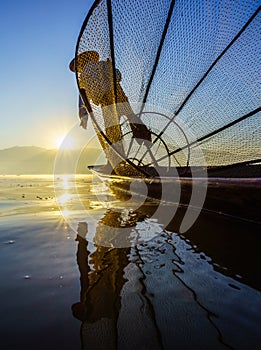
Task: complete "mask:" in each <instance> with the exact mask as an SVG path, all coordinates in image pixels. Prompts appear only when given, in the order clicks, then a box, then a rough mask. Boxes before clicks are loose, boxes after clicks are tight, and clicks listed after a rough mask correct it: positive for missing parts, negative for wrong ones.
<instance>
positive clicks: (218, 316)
mask: <svg viewBox="0 0 261 350" xmlns="http://www.w3.org/2000/svg"><path fill="white" fill-rule="evenodd" d="M119 195H120V194H119ZM166 210H170V211H171V212H172V211H173V207H172V206H170V207H166ZM154 212H155V203H151V202H147V203H144V204H143V206H142V207H140V208H138V209H137V210H135V211H132V213H131V216H129V220H126V218H125V220H123V218H122V215H121V211H119V210H118V211H114V210H113V209H109V210H107V211H106V213H105V214H104V216H103V217H102V219H101V220H100V222H99V223H98V225H97V229H96V234H95V239H94V242H95V244H94V245H93V244H90V243H88V241H86V240H85V235H86V233H87V227H88V225H87V223H85V222H82V223H80V224H79V227H78V235H77V241H78V250H77V263H78V266H79V270H80V281H81V294H80V301H79V302H77V303H75V304H73V306H72V312H73V315H74V316H75V317H76V318H77V319H79V320H80V321H81V322H82V325H81V340H82V346H83V349H88V348H93V349H96V348H97V349H99V350H100V349H116V348H118V349H130V350H131V349H133V348H135V349H140V348H142V349H153V350H154V349H155V350H156V349H157V350H158V349H172V348H173V344H175V346H177V347H178V348H184V349H190V348H192V347H195V348H208V347H209V346H210V345H211V348H213V349H219V348H223V347H225V348H226V347H228V348H234V347H233V344H236V343H237V340H236V339H237V338H238V334H237V333H235V336H233V335H231V334H233V332H232V333H230V332H231V330H230V327H231V323H229V324H227V322H226V321H224V320H227V318H230V317H231V315H229V312H228V308H227V304H226V302H227V299H226V298H227V297H226V295H227V294H228V295H231V294H232V295H234V297H232V299H229V298H228V300H229V302H230V303H231V304H233V303H235V301H236V300H237V302H238V303H239V304H237V302H236V305H237V308H239V310H241V308H243V309H244V307H245V305H247V303H245V302H241V301H242V300H245V299H244V298H245V295H244V292H243V293H242V295H241V293H240V289H243V290H244V284H245V285H247V286H250V287H252V288H255V289H257V290H261V280H260V278H259V279H258V276H259V273H258V272H259V271H258V267H259V264H258V261H257V257H258V251H257V250H258V249H259V246H260V235H257V234H256V232H255V230H256V229H257V226H258V225H256V224H254V223H251V224H249V223H247V224H246V223H244V222H243V223H242V222H238V221H236V220H235V219H228V218H225V217H223V218H222V220H220V218H217V217H216V216H215V215H213V213H203V214H202V215H203V216H202V220H201V219H199V220H197V222H196V223H195V225H194V226H193V227H192V228H190V230H188V231H187V232H186V233H184V234H183V235H182V236H180V235H177V234H176V232H177V227H178V226H179V220H182V216H183V215H184V213H183V211H182V208H179V211H178V212H177V215H176V217H175V219H174V220H173V221H172V222H170V223H169V225H168V227H167V228H166V229H165V230H162V229H161V234H160V235H158V236H156V237H155V238H154V239H151V240H150V241H148V242H143V243H142V244H138V245H136V246H132V247H127V248H114V247H113V246H111V247H104V246H100V245H99V242H100V241H101V240H102V241H103V240H104V239H107V237H108V233H109V236H110V235H111V234H110V232H115V230H116V229H117V228H124V229H126V230H128V231H129V233H131V232H132V230H133V229H135V230H136V231H137V232H139V231H143V230H144V225H145V224H146V219H147V218H150V217H151V216H152V214H153V213H154ZM125 214H126V213H125ZM125 216H126V215H125ZM200 218H201V217H200ZM154 223H155V225H156V226H157V225H158V226H159V227H160V226H161V225H160V224H161V223H160V221H158V222H157V223H156V220H154ZM149 225H151V223H149ZM114 238H115V237H114ZM96 242H97V244H96ZM182 242H184V244H182ZM250 247H251V249H250ZM208 267H209V268H208ZM212 269H213V270H214V272H211V271H212ZM202 272H203V273H202ZM221 274H222V275H223V276H222V275H221ZM194 276H195V277H194ZM247 286H246V290H248V288H249V287H247ZM202 287H204V288H202ZM213 289H215V292H213ZM248 292H249V290H248ZM209 293H210V294H209ZM215 293H217V295H218V294H219V293H220V295H219V297H217V295H216V294H215ZM209 295H211V296H209ZM214 295H215V297H216V300H215V303H214V304H213V302H212V301H211V300H212V298H213V297H214ZM242 296H243V299H241V298H242ZM219 299H220V300H219ZM223 303H224V304H225V305H226V306H225V308H224V305H223ZM220 305H221V307H220ZM246 307H247V306H246ZM232 309H233V308H232ZM241 312H242V311H241ZM188 320H189V321H188ZM199 325H200V326H199ZM232 328H233V327H232ZM184 330H186V334H187V333H189V335H190V336H189V337H187V336H184ZM199 332H203V333H204V336H201V337H199V336H198V334H199ZM203 333H202V334H203ZM227 334H230V336H229V341H227V339H228V338H227ZM247 341H248V342H249V338H248V339H247ZM251 342H252V343H253V342H255V340H251ZM248 344H249V343H248Z"/></svg>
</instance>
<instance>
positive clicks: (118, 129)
mask: <svg viewBox="0 0 261 350" xmlns="http://www.w3.org/2000/svg"><path fill="white" fill-rule="evenodd" d="M259 5H260V3H259V2H258V1H252V0H251V1H206V2H202V1H187V0H177V1H169V0H144V1H136V0H129V1H128V2H127V3H126V2H123V1H121V0H111V1H108V0H101V1H96V2H95V3H94V5H93V7H92V9H91V10H90V12H89V14H88V15H87V17H86V20H85V22H84V24H83V27H82V30H81V32H80V35H79V39H78V44H77V50H76V51H77V52H76V75H77V81H78V85H79V88H80V89H81V93H82V97H83V99H84V102H85V103H86V104H88V103H90V105H89V111H92V112H93V114H92V118H93V122H94V126H95V128H96V131H97V133H98V134H99V139H100V142H101V144H102V147H103V148H104V149H105V152H107V153H106V155H107V157H108V158H109V160H110V161H111V163H112V165H113V166H114V165H116V164H118V163H119V162H121V161H123V159H128V163H129V165H133V166H134V168H136V169H138V167H141V166H153V165H155V164H157V165H160V166H165V167H171V166H180V167H188V166H201V165H203V164H202V157H197V152H196V151H195V150H196V148H197V147H199V146H200V149H201V150H202V152H203V155H204V163H205V165H207V167H212V166H216V167H220V166H226V165H231V164H238V163H242V164H246V163H248V162H253V161H254V160H256V162H258V161H259V162H260V158H261V138H260V136H261V130H260V108H259V104H260V85H258V76H259V71H260V60H258V54H259V53H260V39H259V38H260V12H259V10H260V8H259ZM89 50H94V51H96V52H98V54H99V60H98V61H96V62H91V64H87V65H86V66H85V67H84V69H83V68H82V67H80V60H79V62H78V61H77V57H79V56H78V55H79V54H81V53H83V52H85V51H89ZM77 62H78V64H77ZM105 62H106V63H105ZM106 64H107V65H108V67H109V70H108V69H104V68H102V65H103V67H104V65H106ZM95 65H96V67H97V68H94V67H95ZM95 69H96V70H95ZM90 70H92V72H93V70H94V71H95V72H96V73H97V74H96V77H97V76H98V77H99V79H100V80H99V97H98V98H97V96H96V97H95V96H94V95H95V93H94V92H90V91H89V90H90V87H91V86H92V84H95V82H94V80H93V81H92V79H89V81H88V82H86V79H85V80H84V76H85V75H86V74H87V73H88V71H90ZM105 71H106V72H105ZM108 72H109V73H108ZM84 81H85V82H84ZM121 103H123V104H124V106H125V107H124V108H118V107H116V104H121ZM109 105H114V107H113V108H112V109H111V110H110V112H109V113H107V112H105V107H107V106H109ZM133 115H135V116H136V117H137V118H138V119H133ZM133 120H134V122H133ZM147 129H149V130H150V132H151V135H150V137H148V133H146V132H147ZM135 131H136V135H135ZM133 135H134V136H136V137H137V135H138V138H139V137H140V138H141V139H144V138H145V142H141V141H140V142H137V140H134V139H133ZM144 135H145V136H144ZM148 141H150V144H148Z"/></svg>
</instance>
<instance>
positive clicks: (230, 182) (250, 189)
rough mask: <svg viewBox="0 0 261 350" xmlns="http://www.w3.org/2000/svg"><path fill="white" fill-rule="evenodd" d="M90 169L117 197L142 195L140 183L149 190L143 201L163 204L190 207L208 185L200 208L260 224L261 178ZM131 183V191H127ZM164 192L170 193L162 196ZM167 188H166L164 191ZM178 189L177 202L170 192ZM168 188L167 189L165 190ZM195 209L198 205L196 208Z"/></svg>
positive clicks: (92, 167) (105, 168)
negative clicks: (138, 174)
mask: <svg viewBox="0 0 261 350" xmlns="http://www.w3.org/2000/svg"><path fill="white" fill-rule="evenodd" d="M89 169H90V170H91V171H92V173H93V174H94V175H96V176H98V177H99V178H100V179H101V180H103V181H104V182H107V183H108V184H109V186H110V188H111V189H112V190H113V192H114V194H115V195H116V196H120V197H122V198H123V197H124V196H125V198H129V197H130V196H131V195H133V194H135V195H138V196H144V194H143V193H144V191H141V185H143V184H144V183H146V185H147V187H148V192H147V194H146V200H153V201H155V200H156V201H160V202H161V201H164V202H166V204H173V205H177V204H178V205H180V206H189V205H190V206H191V203H190V198H191V193H192V188H193V190H196V191H202V190H204V188H205V186H207V193H206V198H205V202H204V205H203V208H202V210H204V211H211V212H215V213H218V214H220V215H226V216H233V217H236V218H238V219H241V220H248V221H254V222H257V223H260V224H261V215H260V213H261V200H260V199H261V178H260V177H258V178H224V177H204V178H203V177H193V178H191V177H171V176H161V177H154V178H137V177H131V176H124V175H122V176H119V175H115V174H112V173H110V171H108V170H109V168H108V167H106V166H105V167H104V166H103V167H102V166H101V167H94V166H91V167H89ZM130 185H131V190H130ZM162 186H164V187H165V191H164V193H167V194H168V193H169V196H167V197H166V196H164V198H162ZM166 188H167V190H166ZM175 188H176V189H177V191H178V190H179V189H180V190H181V196H180V199H179V202H178V203H177V201H175V200H173V197H172V195H173V192H175ZM168 189H169V190H168ZM195 209H198V208H195Z"/></svg>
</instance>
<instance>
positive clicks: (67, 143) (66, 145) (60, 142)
mask: <svg viewBox="0 0 261 350" xmlns="http://www.w3.org/2000/svg"><path fill="white" fill-rule="evenodd" d="M55 146H56V148H59V149H64V150H69V149H73V148H74V147H75V141H74V139H73V138H72V137H70V136H68V135H67V136H66V135H60V136H58V137H57V138H56V140H55Z"/></svg>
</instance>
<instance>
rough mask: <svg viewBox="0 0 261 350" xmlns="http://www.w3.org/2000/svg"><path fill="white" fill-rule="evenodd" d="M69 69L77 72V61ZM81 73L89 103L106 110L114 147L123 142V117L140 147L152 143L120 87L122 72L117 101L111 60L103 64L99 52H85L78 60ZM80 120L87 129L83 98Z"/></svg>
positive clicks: (80, 76)
mask: <svg viewBox="0 0 261 350" xmlns="http://www.w3.org/2000/svg"><path fill="white" fill-rule="evenodd" d="M69 67H70V70H71V71H72V72H75V70H76V65H75V59H73V60H72V61H71V62H70V65H69ZM77 72H78V73H79V85H80V88H83V89H84V90H85V92H86V96H87V98H88V100H89V101H92V102H93V103H94V104H95V105H97V106H101V107H102V110H103V117H104V124H105V130H106V134H107V136H108V138H109V139H110V140H111V141H112V142H113V143H115V142H118V141H120V140H121V138H122V134H121V130H120V117H121V116H126V117H127V118H128V121H129V123H130V127H131V130H132V133H133V137H134V138H136V140H137V141H138V142H139V143H142V142H144V141H146V140H147V141H151V133H150V131H149V130H148V128H147V127H146V125H145V124H143V123H142V121H141V120H140V118H138V117H137V116H136V115H135V113H134V112H133V110H132V108H131V106H130V104H129V101H128V98H127V96H126V94H125V93H124V91H123V89H122V87H121V85H120V81H121V73H120V71H119V70H118V69H116V71H115V77H116V99H115V96H114V79H113V65H112V62H111V60H110V59H107V61H100V57H99V54H98V52H97V51H92V50H91V51H85V52H82V53H80V54H79V55H78V56H77ZM115 102H117V104H116V113H115V108H114V112H113V107H111V106H113V105H114V104H115ZM79 117H80V119H81V124H80V125H81V126H82V127H83V128H85V129H86V127H87V120H88V112H87V110H86V107H85V106H84V104H83V102H82V100H81V97H80V98H79ZM111 128H112V129H111ZM110 129H111V130H110Z"/></svg>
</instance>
